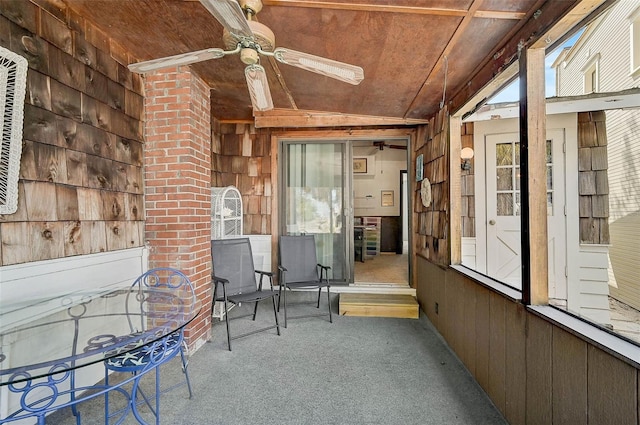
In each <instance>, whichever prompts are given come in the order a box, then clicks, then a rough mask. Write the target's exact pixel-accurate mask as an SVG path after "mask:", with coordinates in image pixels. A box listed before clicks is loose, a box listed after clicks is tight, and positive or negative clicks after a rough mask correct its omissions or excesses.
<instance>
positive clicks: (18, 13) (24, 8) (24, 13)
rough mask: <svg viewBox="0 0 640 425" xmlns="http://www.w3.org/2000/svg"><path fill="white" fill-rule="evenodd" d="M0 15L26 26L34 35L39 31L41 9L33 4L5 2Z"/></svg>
mask: <svg viewBox="0 0 640 425" xmlns="http://www.w3.org/2000/svg"><path fill="white" fill-rule="evenodd" d="M0 13H2V15H4V16H6V17H7V18H8V19H10V20H11V21H12V22H15V23H17V24H20V25H22V26H24V27H25V28H26V29H27V30H28V31H31V32H32V33H33V34H35V33H36V32H37V31H38V17H39V15H40V9H39V8H38V7H37V6H36V5H35V4H33V3H31V2H26V1H10V2H3V4H2V8H1V9H0Z"/></svg>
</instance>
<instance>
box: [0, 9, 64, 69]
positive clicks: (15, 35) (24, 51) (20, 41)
mask: <svg viewBox="0 0 640 425" xmlns="http://www.w3.org/2000/svg"><path fill="white" fill-rule="evenodd" d="M3 7H4V3H3ZM10 30H11V42H10V48H11V50H12V51H14V52H16V53H17V54H19V55H20V56H22V57H24V58H26V59H27V62H28V63H29V70H31V69H35V70H36V71H40V72H42V73H43V74H49V49H50V48H51V49H53V47H51V46H50V44H49V43H47V42H46V41H45V40H43V39H42V38H40V37H37V36H35V33H34V32H30V31H29V30H27V29H24V28H22V27H20V26H18V25H16V24H14V23H11V28H10Z"/></svg>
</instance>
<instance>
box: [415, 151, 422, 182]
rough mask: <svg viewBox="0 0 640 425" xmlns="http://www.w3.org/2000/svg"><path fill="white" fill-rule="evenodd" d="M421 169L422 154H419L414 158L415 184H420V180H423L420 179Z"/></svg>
mask: <svg viewBox="0 0 640 425" xmlns="http://www.w3.org/2000/svg"><path fill="white" fill-rule="evenodd" d="M422 169H423V164H422V154H420V155H418V157H417V158H416V181H417V182H421V181H422V179H423V177H422Z"/></svg>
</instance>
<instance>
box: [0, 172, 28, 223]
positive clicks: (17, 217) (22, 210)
mask: <svg viewBox="0 0 640 425" xmlns="http://www.w3.org/2000/svg"><path fill="white" fill-rule="evenodd" d="M5 221H7V222H9V221H27V206H26V195H25V190H24V181H23V180H18V209H17V210H16V212H15V213H13V214H0V222H5Z"/></svg>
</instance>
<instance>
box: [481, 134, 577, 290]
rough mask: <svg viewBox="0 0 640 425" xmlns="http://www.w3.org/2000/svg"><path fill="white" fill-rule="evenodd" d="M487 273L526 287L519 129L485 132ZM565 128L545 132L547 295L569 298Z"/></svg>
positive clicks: (515, 285)
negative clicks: (521, 249) (547, 236)
mask: <svg viewBox="0 0 640 425" xmlns="http://www.w3.org/2000/svg"><path fill="white" fill-rule="evenodd" d="M485 140H486V155H487V160H486V167H487V170H486V173H487V174H486V176H487V185H486V188H487V203H486V205H487V274H488V275H489V276H491V277H494V278H496V279H498V280H500V281H502V282H504V283H507V284H509V285H511V286H513V287H515V288H518V289H521V287H522V274H521V258H520V165H519V164H520V145H519V137H518V133H503V134H488V135H487V136H486V139H485ZM563 150H564V130H562V129H550V130H548V131H547V214H548V222H547V223H548V224H547V225H548V235H549V297H550V298H560V299H566V296H567V290H566V276H565V266H566V229H565V226H566V224H565V190H564V187H565V181H564V180H565V179H564V168H565V167H564V153H563Z"/></svg>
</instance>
